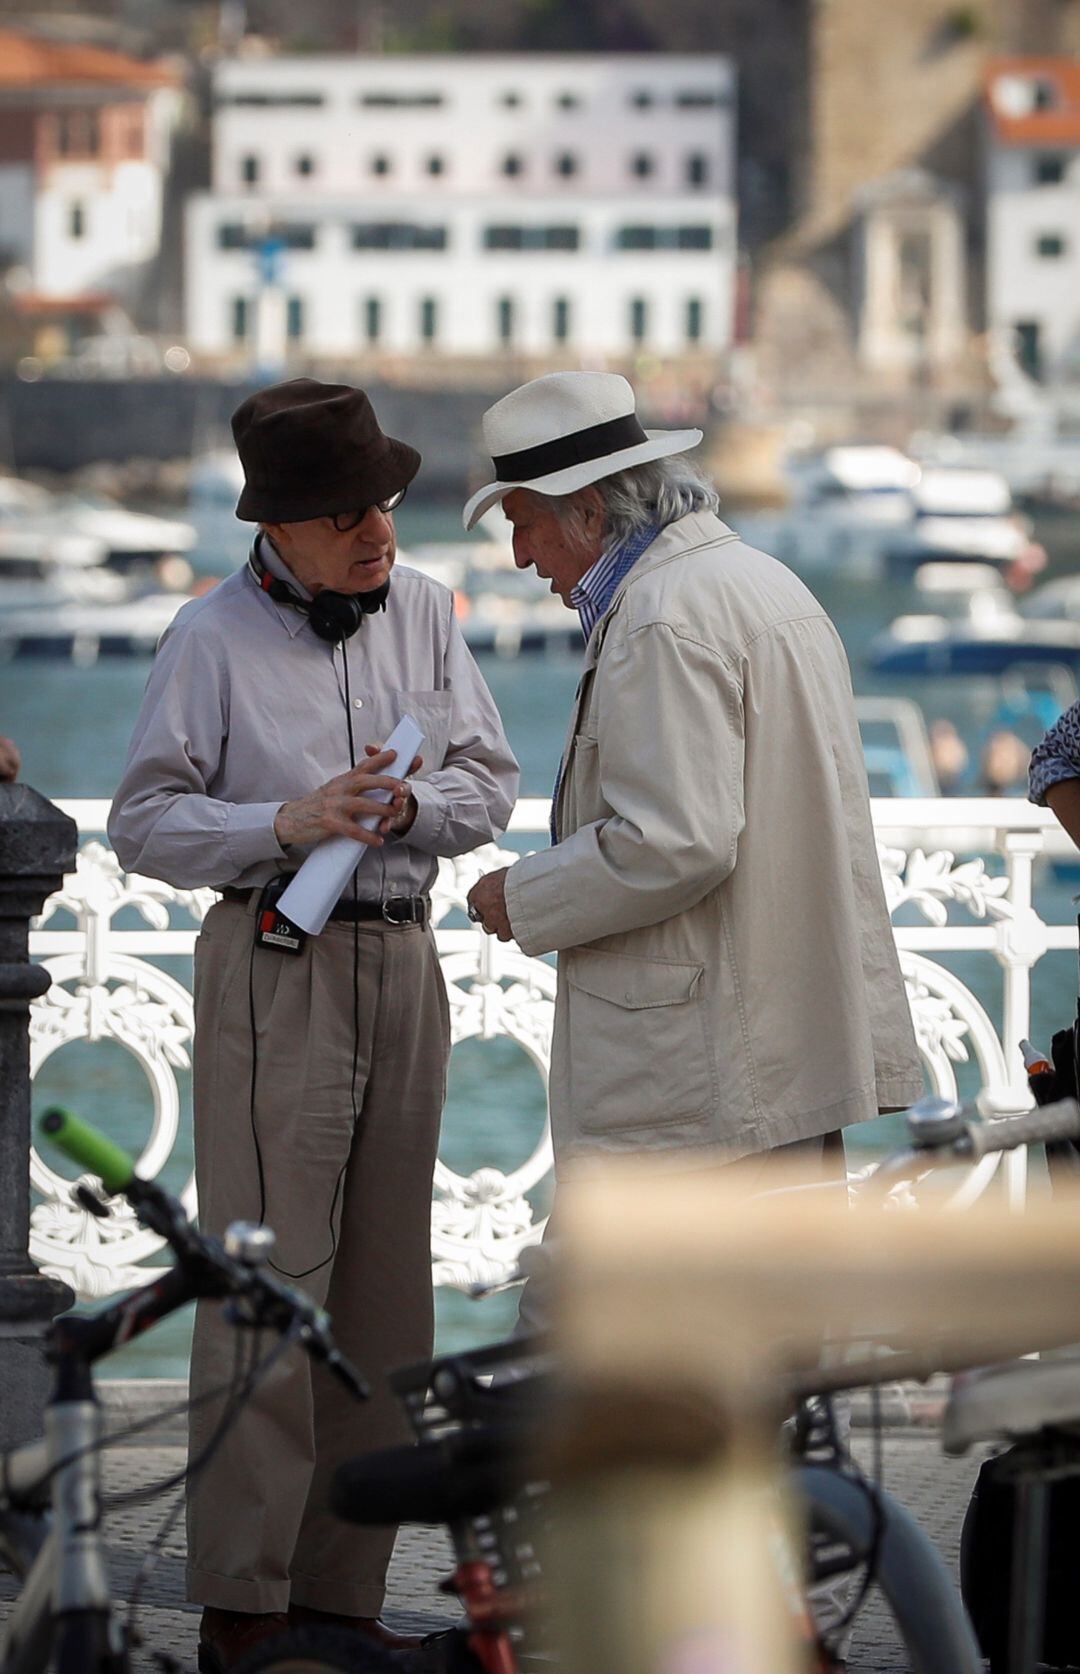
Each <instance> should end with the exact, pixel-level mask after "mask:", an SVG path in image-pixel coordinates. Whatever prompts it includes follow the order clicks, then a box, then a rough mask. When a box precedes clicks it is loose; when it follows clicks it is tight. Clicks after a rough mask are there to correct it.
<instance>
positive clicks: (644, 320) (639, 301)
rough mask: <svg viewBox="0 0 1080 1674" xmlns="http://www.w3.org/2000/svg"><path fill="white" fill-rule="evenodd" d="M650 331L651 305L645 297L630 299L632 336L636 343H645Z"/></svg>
mask: <svg viewBox="0 0 1080 1674" xmlns="http://www.w3.org/2000/svg"><path fill="white" fill-rule="evenodd" d="M648 329H649V305H648V303H647V302H646V301H645V298H644V297H643V296H635V297H631V298H630V336H631V339H632V340H633V342H635V343H644V341H645V335H646V333H647V331H648Z"/></svg>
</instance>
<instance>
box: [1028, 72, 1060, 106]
mask: <svg viewBox="0 0 1080 1674" xmlns="http://www.w3.org/2000/svg"><path fill="white" fill-rule="evenodd" d="M1031 104H1032V108H1033V109H1034V110H1053V108H1054V106H1055V105H1056V104H1057V92H1056V89H1055V87H1054V84H1053V82H1052V81H1045V80H1043V79H1042V78H1040V79H1039V80H1038V81H1033V82H1032V84H1031Z"/></svg>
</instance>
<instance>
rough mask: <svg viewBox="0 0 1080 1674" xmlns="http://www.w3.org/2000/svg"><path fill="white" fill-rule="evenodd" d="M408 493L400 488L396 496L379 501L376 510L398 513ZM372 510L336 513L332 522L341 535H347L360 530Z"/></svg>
mask: <svg viewBox="0 0 1080 1674" xmlns="http://www.w3.org/2000/svg"><path fill="white" fill-rule="evenodd" d="M407 493H408V489H406V488H399V489H398V491H397V493H396V494H389V495H387V497H386V499H385V500H377V501H376V502H375V510H376V511H381V512H392V511H396V510H397V508H398V506H400V504H401V502H402V500H404V498H405V495H406V494H407ZM370 510H371V507H370V506H361V507H360V510H359V511H351V512H335V513H334V514H333V517H332V518H331V520H330V521H331V522H332V523H333V525H334V528H335V529H336V530H337V532H338V534H339V535H347V534H348V533H349V530H350V529H356V528H359V526H360V524H361V523H363V521H364V519H365V517H366V516H367V514H368V512H369V511H370Z"/></svg>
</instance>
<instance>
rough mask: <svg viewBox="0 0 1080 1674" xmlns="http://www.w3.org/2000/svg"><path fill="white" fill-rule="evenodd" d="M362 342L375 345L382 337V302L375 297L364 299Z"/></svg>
mask: <svg viewBox="0 0 1080 1674" xmlns="http://www.w3.org/2000/svg"><path fill="white" fill-rule="evenodd" d="M363 312H364V341H365V342H366V343H377V342H378V341H379V338H380V337H381V336H382V301H381V299H380V298H379V297H377V296H366V297H365V298H364V308H363Z"/></svg>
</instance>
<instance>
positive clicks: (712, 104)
mask: <svg viewBox="0 0 1080 1674" xmlns="http://www.w3.org/2000/svg"><path fill="white" fill-rule="evenodd" d="M675 103H676V104H677V105H678V107H679V109H680V110H718V109H721V108H722V107H723V106H724V105H726V104H727V96H726V94H724V93H720V92H718V91H716V89H714V88H710V87H686V88H684V89H683V91H682V92H681V93H676V95H675Z"/></svg>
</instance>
